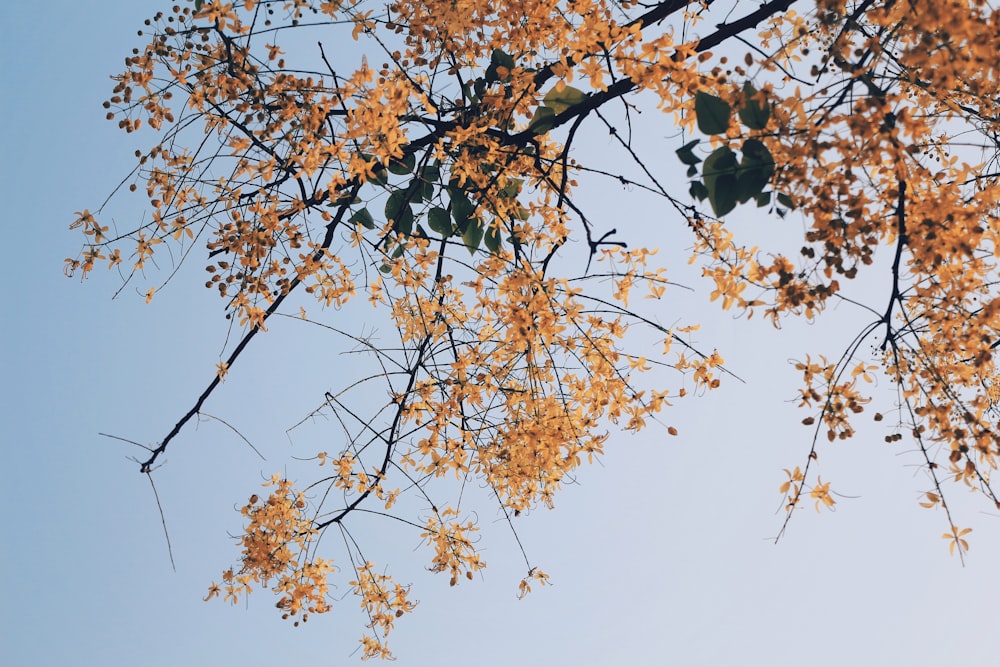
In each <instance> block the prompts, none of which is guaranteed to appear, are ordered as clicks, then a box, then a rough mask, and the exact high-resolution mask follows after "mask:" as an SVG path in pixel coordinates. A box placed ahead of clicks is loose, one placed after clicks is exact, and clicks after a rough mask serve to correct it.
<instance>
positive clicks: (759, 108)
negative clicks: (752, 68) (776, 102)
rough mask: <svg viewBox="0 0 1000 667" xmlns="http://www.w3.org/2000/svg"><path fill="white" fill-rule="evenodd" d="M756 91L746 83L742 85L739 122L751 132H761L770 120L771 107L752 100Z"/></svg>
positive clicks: (751, 85)
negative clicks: (741, 104)
mask: <svg viewBox="0 0 1000 667" xmlns="http://www.w3.org/2000/svg"><path fill="white" fill-rule="evenodd" d="M756 94H757V89H756V88H754V87H753V84H752V83H750V82H749V81H747V82H746V83H744V84H743V106H741V107H740V110H739V115H740V121H742V122H743V124H744V125H746V126H747V127H748V128H750V129H751V130H763V129H764V128H766V127H767V121H768V119H770V118H771V106H770V105H769V104H768V103H767V102H761V101H758V100H755V99H753V98H754V96H755V95H756Z"/></svg>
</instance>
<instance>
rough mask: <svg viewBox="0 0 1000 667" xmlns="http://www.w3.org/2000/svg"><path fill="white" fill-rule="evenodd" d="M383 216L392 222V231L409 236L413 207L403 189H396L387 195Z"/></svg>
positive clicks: (411, 226)
mask: <svg viewBox="0 0 1000 667" xmlns="http://www.w3.org/2000/svg"><path fill="white" fill-rule="evenodd" d="M385 218H386V220H390V221H391V222H392V229H393V231H396V232H399V233H400V234H403V235H406V236H409V234H410V231H412V229H413V209H412V208H410V202H409V198H408V197H407V196H406V192H404V191H403V190H396V191H395V192H393V193H392V194H391V195H389V200H388V201H387V202H386V203H385Z"/></svg>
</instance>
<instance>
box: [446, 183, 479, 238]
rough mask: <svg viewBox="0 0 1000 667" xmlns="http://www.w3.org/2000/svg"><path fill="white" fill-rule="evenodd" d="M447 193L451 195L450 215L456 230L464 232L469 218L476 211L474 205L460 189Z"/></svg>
mask: <svg viewBox="0 0 1000 667" xmlns="http://www.w3.org/2000/svg"><path fill="white" fill-rule="evenodd" d="M448 194H450V195H451V217H452V218H453V219H454V220H455V224H456V225H457V226H458V230H459V231H460V232H463V233H464V232H465V228H466V226H467V225H468V224H469V219H470V218H471V217H472V214H473V213H475V212H476V205H475V204H473V203H472V202H471V201H469V198H468V197H466V196H465V193H464V192H462V191H461V190H453V191H450V192H449V193H448Z"/></svg>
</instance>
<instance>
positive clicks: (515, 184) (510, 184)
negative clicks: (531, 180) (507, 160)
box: [499, 178, 524, 199]
mask: <svg viewBox="0 0 1000 667" xmlns="http://www.w3.org/2000/svg"><path fill="white" fill-rule="evenodd" d="M523 184H524V179H523V178H508V179H507V184H506V185H504V186H503V187H502V188H500V192H499V196H500V198H501V199H513V198H514V197H516V196H517V195H518V194H520V192H521V185H523Z"/></svg>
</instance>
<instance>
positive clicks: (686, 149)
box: [677, 139, 701, 166]
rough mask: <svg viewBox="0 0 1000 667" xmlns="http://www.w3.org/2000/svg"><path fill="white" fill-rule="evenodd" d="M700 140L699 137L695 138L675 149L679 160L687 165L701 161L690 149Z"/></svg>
mask: <svg viewBox="0 0 1000 667" xmlns="http://www.w3.org/2000/svg"><path fill="white" fill-rule="evenodd" d="M700 142H701V139H695V140H694V141H689V142H688V143H686V144H684V145H683V146H681V147H680V148H678V149H677V157H679V158H680V159H681V162H683V163H684V164H689V165H692V166H693V165H696V164H698V163H699V162H701V158H700V157H698V156H697V155H695V154H694V151H693V150H692V149H693V148H694V147H695V146H697V145H698V144H699V143H700Z"/></svg>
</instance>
